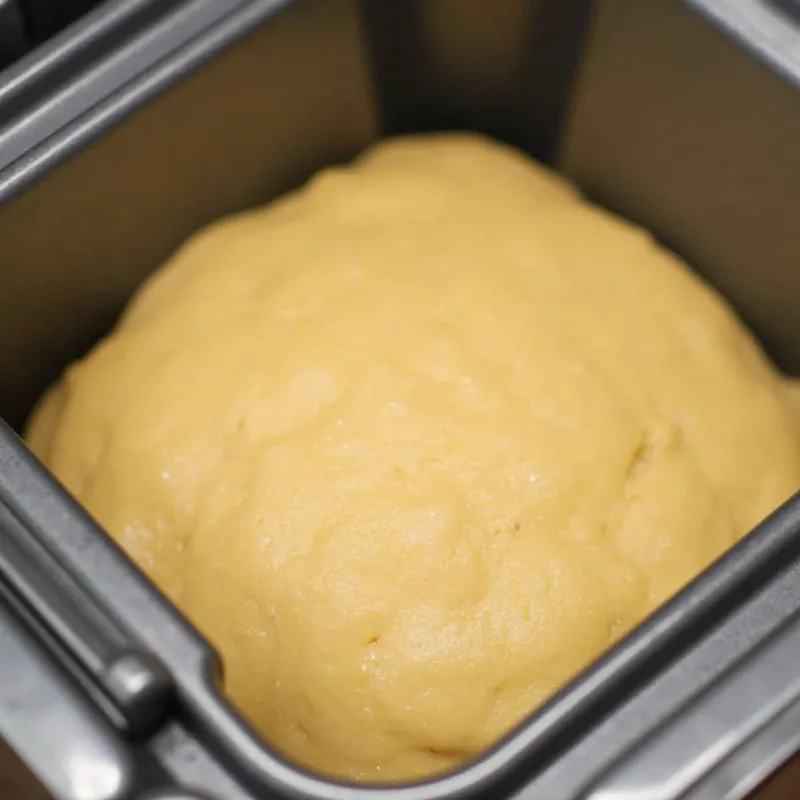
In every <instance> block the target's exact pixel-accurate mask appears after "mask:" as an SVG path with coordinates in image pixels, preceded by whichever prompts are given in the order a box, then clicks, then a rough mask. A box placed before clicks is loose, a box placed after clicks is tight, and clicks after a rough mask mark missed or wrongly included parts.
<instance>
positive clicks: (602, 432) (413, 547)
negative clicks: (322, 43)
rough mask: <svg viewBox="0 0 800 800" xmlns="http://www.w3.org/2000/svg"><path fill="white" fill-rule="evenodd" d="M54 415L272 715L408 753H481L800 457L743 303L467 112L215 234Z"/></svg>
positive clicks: (683, 573)
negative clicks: (445, 131) (473, 123)
mask: <svg viewBox="0 0 800 800" xmlns="http://www.w3.org/2000/svg"><path fill="white" fill-rule="evenodd" d="M29 441H30V442H31V444H32V446H33V448H34V449H35V450H36V451H37V452H38V453H39V455H40V456H41V457H42V458H43V459H44V461H45V462H46V463H47V464H48V465H49V466H50V467H51V468H52V470H53V471H54V472H55V474H56V475H57V476H58V477H60V478H61V479H62V480H63V482H64V483H65V484H66V486H67V487H68V488H69V489H70V490H71V491H72V492H73V493H74V494H75V495H76V496H77V498H79V499H80V500H81V501H82V502H83V503H84V504H85V505H86V507H87V508H88V509H89V510H90V511H91V512H92V513H93V514H94V515H95V516H96V518H97V519H98V520H99V521H100V522H101V523H102V524H103V525H105V526H106V528H107V529H108V530H109V531H110V532H111V534H112V535H113V536H114V537H115V538H116V539H117V540H118V541H119V542H121V544H122V545H123V546H124V548H125V549H126V550H127V551H128V552H129V553H130V554H131V555H132V556H133V558H135V559H136V561H137V562H138V563H139V564H141V565H142V566H143V568H144V569H145V570H146V571H147V572H148V573H149V574H150V576H151V577H152V578H153V579H154V580H155V581H156V582H157V583H158V584H160V585H161V586H162V587H164V589H165V590H166V591H167V592H168V594H169V595H170V596H171V597H172V598H174V600H175V601H176V602H177V603H178V605H179V606H180V607H181V608H182V609H183V610H184V611H185V612H186V613H187V614H188V615H189V616H190V617H191V618H192V619H193V620H194V621H195V622H196V623H197V624H198V625H199V627H200V628H201V629H202V630H203V631H204V632H205V633H206V634H207V635H208V636H209V637H210V639H211V640H212V641H213V642H214V643H215V644H216V645H217V646H218V647H219V649H220V650H221V652H222V654H223V656H224V659H225V663H226V668H227V672H226V675H227V687H228V690H229V692H230V694H231V696H232V697H233V698H234V699H235V701H236V703H237V704H238V705H239V706H240V707H241V708H242V709H243V710H244V712H245V713H246V714H247V715H248V716H249V717H250V718H252V719H253V720H254V721H255V723H256V724H257V725H258V726H259V728H260V729H261V730H262V731H263V732H264V734H265V735H266V736H267V737H268V738H269V739H270V740H272V741H273V742H274V743H275V744H276V745H277V746H278V747H279V748H280V749H282V750H283V751H285V752H286V753H287V754H288V755H289V756H290V757H292V758H293V759H296V760H299V761H300V762H302V763H304V764H307V765H310V766H311V767H313V768H315V769H318V770H322V771H325V772H328V773H333V774H336V775H339V776H346V777H350V778H361V779H378V780H390V779H405V778H409V777H418V776H421V775H424V774H429V773H431V772H435V771H438V770H442V769H446V768H449V767H452V766H454V765H455V764H457V763H459V762H460V761H461V760H462V759H464V758H466V757H469V756H471V755H473V754H476V753H478V752H479V751H481V750H482V749H483V748H485V747H486V746H487V745H489V744H490V743H491V742H493V741H494V740H496V738H497V737H498V736H500V735H501V734H502V733H504V732H506V731H507V730H508V729H509V728H510V727H511V726H513V725H514V724H515V723H517V722H519V721H520V720H521V719H522V718H523V717H524V716H525V715H526V714H527V713H528V712H529V711H531V710H532V709H533V708H534V707H535V706H537V704H539V703H541V702H542V700H544V699H545V698H547V697H548V696H549V695H550V694H551V693H552V692H553V691H554V690H555V689H557V688H558V687H559V686H561V685H562V684H563V683H564V682H565V681H566V680H567V679H568V678H570V677H571V676H573V675H574V674H575V673H576V672H578V671H579V670H580V669H581V668H582V667H584V666H585V665H586V664H587V663H588V662H590V661H591V660H592V659H593V658H594V657H596V656H597V655H598V654H599V653H601V652H602V651H603V650H605V649H606V648H607V647H608V646H609V644H610V643H612V642H613V641H614V640H616V639H617V638H618V637H619V636H620V635H621V634H623V633H624V632H625V631H627V630H628V629H630V628H631V626H633V625H634V624H635V623H637V622H638V621H639V620H641V619H642V617H643V616H644V615H646V614H647V613H648V612H649V611H651V610H652V609H653V608H654V607H655V606H656V605H657V604H659V603H660V602H662V601H663V600H664V599H665V598H667V597H668V596H669V595H671V594H673V593H674V592H675V591H676V590H677V589H678V588H679V587H680V586H681V585H682V584H684V583H685V582H687V581H688V580H689V579H690V578H692V577H693V576H694V575H696V574H697V573H698V572H700V571H701V570H702V569H703V568H704V567H705V566H706V565H707V564H708V563H709V562H711V561H712V560H714V559H715V558H716V557H717V556H718V555H719V554H720V553H722V552H723V551H724V550H725V549H726V548H727V547H729V546H730V545H731V544H732V543H733V542H734V541H735V540H736V539H737V538H739V537H740V536H742V535H743V534H744V533H745V532H746V531H747V530H748V529H749V528H750V527H751V526H752V525H753V524H754V523H756V522H757V521H759V520H760V519H761V518H762V517H764V516H765V515H766V514H767V513H768V512H769V511H771V510H772V509H773V508H774V507H775V506H777V505H778V504H779V503H780V502H781V501H783V500H784V499H785V498H787V497H788V496H789V495H790V494H791V493H792V492H794V491H795V490H796V489H797V488H798V485H800V437H799V436H798V429H797V425H796V419H795V417H794V416H793V412H792V411H791V404H790V401H789V391H788V390H787V389H786V385H785V384H784V383H783V382H782V380H781V379H780V378H779V376H778V375H777V374H776V372H775V371H774V370H773V368H772V366H771V365H770V364H769V363H768V362H767V360H766V359H765V357H764V356H763V355H762V353H761V352H760V350H759V348H758V347H757V345H756V344H755V343H754V341H753V339H752V338H751V337H750V335H749V334H748V333H747V332H746V331H745V330H744V328H743V327H742V325H741V324H740V323H739V322H738V321H737V319H735V317H734V316H733V314H732V313H731V312H730V311H729V310H728V308H726V306H725V305H724V304H723V303H722V302H721V301H720V299H719V298H718V297H717V296H716V295H715V294H714V293H712V292H711V291H710V290H709V289H708V288H706V287H705V286H704V285H702V284H701V283H700V282H699V281H698V280H697V279H696V278H695V277H693V276H692V275H690V273H689V272H688V271H687V270H686V269H685V268H684V266H683V265H682V264H681V263H680V262H679V261H678V260H677V259H676V258H675V257H674V256H672V255H670V254H668V253H666V252H665V251H664V250H662V249H660V248H658V247H657V246H656V245H655V244H654V243H653V241H652V240H651V238H650V237H649V236H648V235H647V234H645V233H644V232H643V231H641V230H638V229H636V228H634V227H632V226H631V225H629V224H627V223H625V222H622V221H620V220H619V219H616V218H615V217H613V216H611V215H609V214H608V213H605V212H603V211H601V210H599V209H597V208H594V207H592V206H591V205H589V204H587V203H585V202H583V201H582V200H581V199H580V198H579V197H578V195H577V194H576V192H575V191H574V190H573V189H572V188H571V187H570V186H569V185H568V184H567V183H565V182H564V181H563V180H562V179H560V178H558V177H556V176H555V175H553V174H551V173H549V172H547V171H545V170H544V169H543V168H541V167H539V166H537V165H535V164H533V163H532V162H531V161H529V160H528V159H526V158H524V157H522V156H521V155H519V154H517V153H515V152H513V151H512V150H510V149H508V148H505V147H503V146H500V145H497V144H493V143H490V142H488V141H485V140H483V139H481V138H479V137H473V136H467V135H452V136H434V137H421V138H405V139H397V140H394V141H389V142H385V143H383V144H381V145H379V146H377V147H376V148H375V149H373V150H372V151H370V152H369V153H368V154H367V155H365V156H364V157H362V158H361V159H360V160H358V161H357V162H356V163H355V165H353V166H350V167H348V168H346V169H331V170H326V171H324V172H322V173H321V174H319V175H318V176H317V177H315V178H314V179H313V180H312V181H311V182H310V183H309V184H308V185H307V186H306V187H305V188H303V189H302V190H300V191H298V192H296V193H294V194H291V195H289V196H287V197H285V198H284V199H282V200H280V201H278V202H275V203H272V204H271V205H269V206H268V207H267V208H265V209H262V210H258V211H255V212H251V213H247V214H243V215H240V216H238V217H235V218H233V219H228V220H226V221H223V222H221V223H218V224H216V225H213V226H212V227H210V228H209V229H207V230H206V231H204V232H202V233H200V234H198V235H197V236H195V237H194V238H193V239H192V240H191V241H190V242H189V243H188V244H187V245H185V246H184V247H183V248H182V249H181V250H180V251H179V252H178V253H177V254H176V255H175V256H174V257H173V258H172V259H171V260H170V261H169V263H168V264H167V265H166V266H165V267H164V268H163V269H161V270H160V271H159V272H157V273H156V274H155V275H154V276H153V277H152V278H151V279H150V280H149V281H148V282H147V284H146V285H145V286H144V288H143V289H142V290H141V291H140V292H139V294H138V295H137V296H136V298H135V300H134V301H133V302H132V304H131V305H130V307H129V308H128V310H127V312H126V314H125V315H124V318H123V319H122V321H121V322H120V324H119V325H118V326H117V328H116V330H115V331H114V332H113V333H112V334H111V335H110V336H109V337H108V338H107V339H106V340H105V341H103V342H101V343H100V344H99V345H98V346H97V347H96V348H95V349H94V351H93V352H92V353H91V354H90V355H89V356H88V357H86V358H85V359H83V360H82V361H81V362H80V363H78V364H76V365H74V366H72V367H71V368H70V369H69V370H68V371H67V373H66V375H65V376H64V379H63V380H62V381H61V383H60V385H59V386H58V388H57V390H55V391H54V392H51V394H50V395H49V396H48V398H47V400H46V401H45V402H44V404H43V405H42V407H41V408H40V410H39V412H38V413H37V414H36V416H35V418H34V421H33V423H32V426H31V428H30V431H29Z"/></svg>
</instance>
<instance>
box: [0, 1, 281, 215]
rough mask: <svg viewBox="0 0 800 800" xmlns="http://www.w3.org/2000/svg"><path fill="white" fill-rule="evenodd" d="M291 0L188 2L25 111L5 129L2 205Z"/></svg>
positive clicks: (0, 160)
mask: <svg viewBox="0 0 800 800" xmlns="http://www.w3.org/2000/svg"><path fill="white" fill-rule="evenodd" d="M292 2H293V0H187V2H185V3H181V4H180V5H179V6H177V7H176V8H175V10H174V11H173V12H172V13H171V14H169V15H168V16H167V17H165V18H159V19H158V20H157V21H156V22H155V23H154V24H153V25H151V26H150V27H148V28H146V29H144V30H142V31H140V32H139V33H138V35H136V36H135V37H133V38H131V39H129V40H128V41H127V43H126V44H125V45H124V47H123V48H122V49H121V50H120V51H116V52H113V53H110V54H108V55H107V56H106V57H105V58H103V59H101V60H100V62H99V63H96V64H94V65H93V66H92V67H91V68H90V69H88V70H86V71H85V72H84V73H83V74H82V75H81V76H80V78H79V79H78V80H76V81H73V82H72V83H70V84H68V85H67V86H64V87H62V88H61V90H59V91H57V92H55V93H54V94H53V95H52V96H50V97H48V98H46V99H44V100H43V101H42V102H40V103H38V104H37V105H35V106H34V107H32V108H29V109H27V111H26V113H25V114H24V115H22V116H21V117H20V119H18V120H17V121H16V122H15V123H12V124H11V125H10V126H8V127H7V128H6V129H5V130H3V131H0V204H2V203H4V202H7V201H9V200H10V199H12V198H13V197H14V196H16V195H17V194H18V193H19V192H21V191H22V190H24V189H26V188H28V187H29V186H30V185H31V184H33V183H34V182H36V181H38V180H40V179H41V178H42V177H43V176H44V175H45V174H47V173H48V172H49V171H50V170H52V169H54V168H55V167H56V166H58V165H59V164H61V163H63V162H64V161H66V160H67V159H68V158H70V157H71V156H72V155H74V153H76V152H77V151H79V150H81V149H83V148H84V147H86V146H87V145H88V144H90V143H91V142H93V141H95V140H96V139H97V138H98V137H99V136H101V135H102V134H103V133H104V132H106V131H107V130H109V129H110V128H111V127H112V126H114V125H115V124H116V123H118V122H120V121H121V120H123V119H124V118H125V117H126V116H127V115H129V114H130V113H132V112H133V111H134V110H135V109H137V108H139V107H141V106H142V105H144V104H145V103H146V102H148V101H149V100H151V99H153V98H154V97H155V96H157V95H158V94H160V93H161V92H163V91H165V90H166V89H168V88H169V87H170V86H172V85H174V84H175V83H177V82H179V81H180V80H181V79H182V78H184V77H185V76H186V75H187V74H189V73H191V72H193V71H194V70H196V69H197V68H198V67H200V66H201V65H202V64H204V63H205V62H206V61H208V60H210V59H211V58H213V57H214V56H216V55H217V54H219V53H221V52H222V51H224V50H225V49H226V48H228V47H229V46H230V45H231V44H233V43H234V42H235V41H237V40H238V39H240V38H242V37H244V36H246V35H247V34H248V33H250V32H251V31H252V30H253V29H255V28H256V27H257V26H258V25H259V24H261V23H263V22H265V21H266V20H267V19H269V18H271V17H273V16H274V15H275V14H277V13H278V12H279V11H281V10H282V9H284V8H285V7H286V6H288V5H290V4H291V3H292ZM32 142H33V143H34V144H31V143H32Z"/></svg>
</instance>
